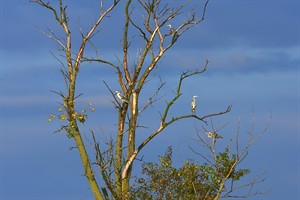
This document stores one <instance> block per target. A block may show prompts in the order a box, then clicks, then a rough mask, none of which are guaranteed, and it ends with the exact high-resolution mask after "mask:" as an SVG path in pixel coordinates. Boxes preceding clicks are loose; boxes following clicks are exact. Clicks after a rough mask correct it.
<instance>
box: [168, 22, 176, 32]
mask: <svg viewBox="0 0 300 200" xmlns="http://www.w3.org/2000/svg"><path fill="white" fill-rule="evenodd" d="M167 26H168V27H169V31H170V33H172V34H174V33H175V32H176V30H175V29H174V28H173V27H172V25H171V24H168V25H167Z"/></svg>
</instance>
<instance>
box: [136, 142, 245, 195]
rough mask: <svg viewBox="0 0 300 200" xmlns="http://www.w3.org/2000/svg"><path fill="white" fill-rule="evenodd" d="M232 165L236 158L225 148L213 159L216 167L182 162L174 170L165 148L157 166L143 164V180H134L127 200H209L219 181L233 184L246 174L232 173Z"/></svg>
mask: <svg viewBox="0 0 300 200" xmlns="http://www.w3.org/2000/svg"><path fill="white" fill-rule="evenodd" d="M236 164H237V163H236V156H235V155H230V153H229V150H228V148H226V149H225V150H224V152H221V153H219V154H218V155H217V162H216V163H204V164H202V165H200V164H199V163H195V162H194V161H186V162H185V163H184V165H183V166H182V167H180V168H175V167H174V166H173V165H172V147H168V149H167V151H166V153H165V154H164V155H163V156H161V157H160V158H159V163H154V162H148V163H144V164H143V166H142V174H143V176H142V177H140V178H137V179H136V182H135V185H134V186H133V187H132V189H131V194H132V196H131V199H149V200H150V199H187V200H189V199H191V200H192V199H213V198H214V197H215V196H216V194H217V192H218V190H219V188H220V184H221V183H222V182H223V181H227V180H229V179H231V180H232V181H237V180H239V179H240V178H241V177H243V176H244V175H246V174H248V173H250V170H248V169H240V170H237V171H236V170H235V169H234V168H235V167H236Z"/></svg>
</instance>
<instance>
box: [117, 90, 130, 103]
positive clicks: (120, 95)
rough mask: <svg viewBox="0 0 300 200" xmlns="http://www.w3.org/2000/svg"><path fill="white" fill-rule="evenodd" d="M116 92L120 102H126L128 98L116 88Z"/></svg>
mask: <svg viewBox="0 0 300 200" xmlns="http://www.w3.org/2000/svg"><path fill="white" fill-rule="evenodd" d="M116 94H117V97H118V98H119V99H120V100H121V101H122V103H128V100H127V99H126V98H125V97H124V95H123V94H121V93H120V92H119V91H118V90H117V91H116Z"/></svg>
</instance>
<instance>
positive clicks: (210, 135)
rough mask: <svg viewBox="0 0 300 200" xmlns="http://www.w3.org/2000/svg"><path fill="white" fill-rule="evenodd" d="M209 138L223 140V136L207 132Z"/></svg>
mask: <svg viewBox="0 0 300 200" xmlns="http://www.w3.org/2000/svg"><path fill="white" fill-rule="evenodd" d="M205 133H206V135H207V137H209V138H212V139H219V138H221V139H222V138H223V137H222V136H221V135H219V134H217V133H216V132H210V131H207V132H205Z"/></svg>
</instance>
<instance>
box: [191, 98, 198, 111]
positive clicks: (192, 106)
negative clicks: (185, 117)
mask: <svg viewBox="0 0 300 200" xmlns="http://www.w3.org/2000/svg"><path fill="white" fill-rule="evenodd" d="M197 97H198V96H196V95H194V96H193V100H192V102H191V109H192V112H193V113H194V112H195V111H196V107H197V102H196V98H197Z"/></svg>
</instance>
